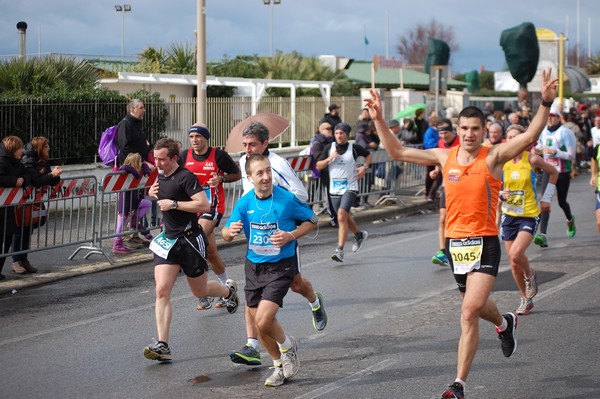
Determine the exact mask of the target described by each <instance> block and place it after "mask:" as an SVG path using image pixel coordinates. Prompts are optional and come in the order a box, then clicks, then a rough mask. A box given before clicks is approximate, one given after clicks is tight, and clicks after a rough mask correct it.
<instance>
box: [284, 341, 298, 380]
mask: <svg viewBox="0 0 600 399" xmlns="http://www.w3.org/2000/svg"><path fill="white" fill-rule="evenodd" d="M290 341H292V347H291V348H290V349H288V350H287V351H285V352H283V351H282V352H281V362H282V363H283V376H284V377H285V378H286V379H287V380H290V379H292V377H294V376H295V375H296V374H298V371H299V370H300V359H298V341H296V338H294V337H290Z"/></svg>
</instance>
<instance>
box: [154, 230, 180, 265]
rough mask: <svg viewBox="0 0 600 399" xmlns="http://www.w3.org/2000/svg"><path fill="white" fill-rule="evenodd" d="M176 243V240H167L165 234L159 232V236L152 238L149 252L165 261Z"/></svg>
mask: <svg viewBox="0 0 600 399" xmlns="http://www.w3.org/2000/svg"><path fill="white" fill-rule="evenodd" d="M176 242H177V239H176V238H168V237H167V236H166V235H165V232H164V231H163V232H161V233H160V234H159V235H157V236H156V237H154V239H153V240H152V242H151V243H150V251H152V252H154V253H155V254H156V255H158V256H160V257H161V258H163V259H167V257H168V256H169V252H171V249H172V248H173V245H175V243H176Z"/></svg>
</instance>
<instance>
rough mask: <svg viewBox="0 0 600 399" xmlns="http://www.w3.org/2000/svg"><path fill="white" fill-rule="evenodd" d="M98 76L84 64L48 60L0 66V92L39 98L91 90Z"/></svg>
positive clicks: (12, 62) (60, 59) (90, 67)
mask: <svg viewBox="0 0 600 399" xmlns="http://www.w3.org/2000/svg"><path fill="white" fill-rule="evenodd" d="M99 76H100V75H99V72H98V70H97V69H96V68H94V66H92V65H91V64H90V63H89V62H87V61H85V60H77V59H75V58H70V57H60V56H50V57H46V58H32V59H28V60H26V61H22V60H18V59H12V60H9V61H4V62H1V63H0V92H2V93H8V92H12V93H15V94H26V95H41V94H47V93H51V92H65V93H68V92H70V93H72V92H80V91H82V90H93V88H94V86H95V84H96V82H97V80H98V78H99Z"/></svg>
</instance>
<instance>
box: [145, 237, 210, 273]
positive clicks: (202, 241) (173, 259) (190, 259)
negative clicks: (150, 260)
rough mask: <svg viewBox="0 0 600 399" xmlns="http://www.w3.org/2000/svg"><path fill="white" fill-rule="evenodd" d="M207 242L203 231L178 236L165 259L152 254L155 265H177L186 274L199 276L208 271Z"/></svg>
mask: <svg viewBox="0 0 600 399" xmlns="http://www.w3.org/2000/svg"><path fill="white" fill-rule="evenodd" d="M207 246H208V242H207V241H206V237H205V236H204V233H203V232H200V234H198V235H184V236H183V237H179V238H178V239H177V242H176V243H175V245H173V248H171V251H169V255H168V256H167V259H164V258H161V257H160V256H158V255H156V254H154V264H155V265H165V264H167V265H179V266H180V267H181V269H182V270H183V272H184V273H185V275H186V276H188V277H200V276H201V275H202V274H204V272H206V271H208V263H207V262H206V247H207Z"/></svg>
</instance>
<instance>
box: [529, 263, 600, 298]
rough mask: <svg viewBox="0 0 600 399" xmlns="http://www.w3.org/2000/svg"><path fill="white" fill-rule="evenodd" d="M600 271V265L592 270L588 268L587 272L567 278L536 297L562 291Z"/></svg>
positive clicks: (543, 296)
mask: <svg viewBox="0 0 600 399" xmlns="http://www.w3.org/2000/svg"><path fill="white" fill-rule="evenodd" d="M598 272H600V267H595V268H593V269H592V270H588V271H587V272H585V273H582V274H580V275H579V276H576V277H573V278H572V279H570V280H567V281H565V282H563V283H560V284H559V285H557V286H556V287H552V288H550V289H549V290H544V291H543V292H541V293H539V294H537V295H536V296H535V299H543V298H545V297H547V296H550V295H552V294H555V293H557V292H558V291H562V290H564V289H565V288H568V287H570V286H572V285H573V284H577V283H578V282H580V281H581V280H584V279H586V278H588V277H591V276H593V275H594V274H596V273H598Z"/></svg>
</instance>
